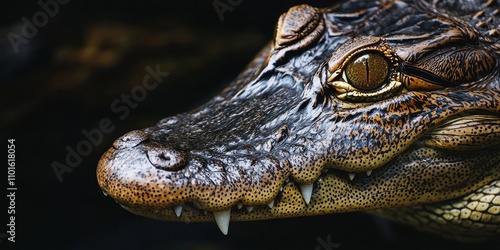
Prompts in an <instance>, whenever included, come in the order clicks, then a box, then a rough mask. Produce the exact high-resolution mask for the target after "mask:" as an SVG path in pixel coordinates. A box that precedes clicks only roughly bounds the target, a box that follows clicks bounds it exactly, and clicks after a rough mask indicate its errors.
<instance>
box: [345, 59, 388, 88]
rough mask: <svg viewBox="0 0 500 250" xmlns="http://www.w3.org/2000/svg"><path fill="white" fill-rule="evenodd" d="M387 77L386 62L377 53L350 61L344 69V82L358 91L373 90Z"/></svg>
mask: <svg viewBox="0 0 500 250" xmlns="http://www.w3.org/2000/svg"><path fill="white" fill-rule="evenodd" d="M388 75H389V64H388V63H387V60H386V59H385V58H384V57H382V56H381V55H379V54H377V53H373V52H372V53H366V54H361V55H359V56H356V57H355V58H353V59H352V60H350V61H349V62H348V63H347V65H346V68H345V76H346V78H347V79H346V80H347V81H348V82H349V83H350V84H351V85H352V86H354V87H355V88H357V89H360V90H373V89H376V88H378V87H380V86H382V84H383V83H384V82H385V80H386V79H387V77H388Z"/></svg>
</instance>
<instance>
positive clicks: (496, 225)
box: [97, 0, 500, 240]
mask: <svg viewBox="0 0 500 250" xmlns="http://www.w3.org/2000/svg"><path fill="white" fill-rule="evenodd" d="M432 2H433V1H429V2H425V1H388V2H383V3H377V2H375V1H361V0H355V1H345V2H341V3H339V4H336V5H334V6H332V7H331V8H326V9H317V8H313V7H311V6H307V5H301V6H296V7H293V8H291V9H290V10H289V11H288V12H287V13H285V14H283V15H282V17H281V18H280V20H279V22H278V25H277V32H276V37H275V39H274V41H273V42H272V43H270V44H269V45H268V46H266V47H265V48H263V50H262V51H261V52H260V53H259V54H258V55H257V56H256V57H255V59H254V60H253V61H252V62H251V63H250V64H249V65H248V67H247V68H246V69H245V70H244V71H243V72H242V73H241V74H240V75H239V76H238V77H237V78H236V79H235V80H234V82H233V83H231V84H230V85H229V86H228V87H227V88H226V89H225V90H224V91H222V93H220V94H219V95H218V96H216V97H215V98H214V99H212V100H211V101H210V102H208V103H206V104H205V105H203V106H201V107H199V108H197V109H195V110H193V111H191V112H189V113H184V114H179V115H176V116H174V117H168V118H165V119H163V120H162V121H160V122H159V123H158V124H156V125H155V126H153V127H150V128H146V129H143V130H136V131H132V132H130V133H128V134H126V135H124V136H122V137H121V138H119V139H118V140H116V141H115V143H114V144H113V147H111V148H110V149H109V150H108V151H107V152H106V153H105V154H104V155H103V157H102V158H101V161H100V162H99V166H98V169H97V178H98V181H99V185H100V186H101V188H102V189H103V191H104V192H105V193H107V194H109V195H110V196H111V197H112V198H113V199H115V200H116V201H117V202H118V203H119V204H121V205H122V206H123V207H124V208H126V209H128V210H129V211H131V212H133V213H136V214H139V215H143V216H147V217H151V218H156V219H161V220H182V221H213V220H214V217H213V215H212V213H211V212H218V211H224V210H227V209H231V220H262V219H273V218H282V217H291V216H310V215H319V214H328V213H338V212H349V211H368V210H370V211H371V212H374V213H377V214H380V215H382V216H385V217H388V218H391V219H396V220H398V221H401V222H405V223H409V224H412V225H415V226H417V227H418V228H420V229H423V230H429V231H433V232H439V233H441V234H444V235H445V236H448V237H453V238H460V239H468V240H484V239H488V238H491V237H498V236H499V235H500V182H499V181H498V180H500V77H499V72H498V62H499V51H500V45H499V43H498V41H499V38H498V37H499V33H498V27H499V25H500V19H499V17H498V16H499V13H498V8H499V5H498V3H497V2H495V1H490V2H485V1H475V2H474V1H472V2H468V3H457V4H455V2H454V1H438V2H436V3H435V4H436V6H432V5H431V3H432ZM476 2H477V3H476ZM447 10H453V11H447ZM372 52H373V53H377V54H378V55H380V56H382V58H385V59H384V60H385V61H386V66H385V67H382V66H380V67H379V65H380V61H381V60H378V61H376V62H377V63H374V64H373V65H372V64H368V66H366V70H367V71H369V72H375V73H374V75H369V76H367V74H366V71H363V67H365V66H361V68H356V67H351V68H350V72H351V73H349V74H350V75H348V76H347V78H348V79H349V80H347V79H346V78H345V77H342V76H343V72H345V69H346V68H347V67H350V66H348V64H349V62H351V61H353V60H354V59H353V58H355V57H357V56H359V55H360V53H372ZM361 65H364V64H361ZM380 75H382V80H383V81H382V83H377V84H374V83H373V80H372V79H376V78H377V77H379V76H380ZM351 79H358V80H351ZM364 79H367V80H366V82H363V81H364ZM355 81H358V82H361V83H357V82H355ZM352 174H356V175H355V176H354V177H353V175H352ZM352 177H353V178H352ZM351 178H352V179H351ZM309 184H312V185H313V186H312V190H313V191H312V197H311V199H310V202H309V203H307V202H306V201H305V200H306V199H305V198H303V195H302V194H301V192H300V190H301V186H302V188H303V187H304V186H307V185H309ZM270 202H274V204H273V205H274V206H272V208H270V207H269V206H267V204H268V203H270ZM178 205H183V207H184V209H183V211H182V215H181V216H179V217H177V216H176V215H175V214H174V212H173V210H172V207H174V206H178ZM238 205H242V206H245V207H249V206H252V207H253V208H254V210H253V211H252V212H248V211H247V210H245V209H241V210H240V209H238ZM373 209H375V210H373ZM205 211H208V212H209V213H205Z"/></svg>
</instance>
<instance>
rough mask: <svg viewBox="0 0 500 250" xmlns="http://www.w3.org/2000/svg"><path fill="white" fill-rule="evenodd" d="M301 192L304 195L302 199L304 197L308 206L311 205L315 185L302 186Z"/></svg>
mask: <svg viewBox="0 0 500 250" xmlns="http://www.w3.org/2000/svg"><path fill="white" fill-rule="evenodd" d="M300 192H301V193H302V197H304V201H305V202H306V204H309V202H310V201H311V196H312V192H313V184H312V183H311V184H302V185H300Z"/></svg>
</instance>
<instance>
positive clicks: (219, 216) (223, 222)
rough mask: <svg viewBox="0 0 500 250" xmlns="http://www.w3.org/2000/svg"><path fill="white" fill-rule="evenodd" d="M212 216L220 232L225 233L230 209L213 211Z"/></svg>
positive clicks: (227, 227) (227, 228)
mask: <svg viewBox="0 0 500 250" xmlns="http://www.w3.org/2000/svg"><path fill="white" fill-rule="evenodd" d="M214 218H215V222H216V223H217V226H219V229H220V230H221V231H222V233H223V234H224V235H227V231H228V230H229V219H230V218H231V209H228V210H226V211H220V212H214Z"/></svg>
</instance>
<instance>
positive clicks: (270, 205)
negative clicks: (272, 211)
mask: <svg viewBox="0 0 500 250" xmlns="http://www.w3.org/2000/svg"><path fill="white" fill-rule="evenodd" d="M267 206H268V207H269V208H273V207H274V200H272V201H271V202H269V204H267Z"/></svg>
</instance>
